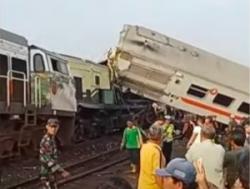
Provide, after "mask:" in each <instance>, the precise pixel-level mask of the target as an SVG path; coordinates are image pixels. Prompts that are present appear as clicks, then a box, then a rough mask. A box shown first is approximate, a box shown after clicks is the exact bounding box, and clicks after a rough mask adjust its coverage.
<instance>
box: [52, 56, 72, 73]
mask: <svg viewBox="0 0 250 189" xmlns="http://www.w3.org/2000/svg"><path fill="white" fill-rule="evenodd" d="M51 64H52V68H53V70H54V71H56V72H60V73H63V74H68V73H69V72H68V67H67V65H66V64H65V63H64V62H62V61H59V60H56V59H53V58H51Z"/></svg>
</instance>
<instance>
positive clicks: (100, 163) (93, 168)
mask: <svg viewBox="0 0 250 189" xmlns="http://www.w3.org/2000/svg"><path fill="white" fill-rule="evenodd" d="M127 159H128V158H127V155H126V153H125V152H120V149H119V148H114V149H112V150H108V151H104V152H101V153H99V154H96V155H93V156H91V157H89V158H87V159H84V160H79V161H76V162H73V163H71V164H69V165H67V166H65V167H64V168H65V169H66V170H67V171H69V172H70V173H71V176H70V177H67V178H63V179H59V180H58V185H59V186H60V185H65V184H67V183H71V182H73V181H75V180H77V179H80V178H83V177H86V176H88V175H90V174H92V173H95V172H98V171H100V170H103V169H106V168H108V167H111V166H113V165H115V164H119V163H121V162H124V161H126V160H127ZM39 186H40V180H39V177H38V176H37V177H34V178H31V179H28V180H25V181H23V182H21V183H18V184H15V185H12V186H9V187H7V188H6V189H34V188H39Z"/></svg>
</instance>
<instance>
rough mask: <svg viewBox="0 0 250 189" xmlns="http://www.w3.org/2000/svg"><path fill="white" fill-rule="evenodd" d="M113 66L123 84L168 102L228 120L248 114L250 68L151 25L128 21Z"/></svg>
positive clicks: (114, 72) (195, 112)
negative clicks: (171, 36)
mask: <svg viewBox="0 0 250 189" xmlns="http://www.w3.org/2000/svg"><path fill="white" fill-rule="evenodd" d="M109 66H110V67H112V69H113V77H114V79H117V81H119V82H120V83H121V85H122V86H124V87H126V88H130V90H131V91H132V92H134V93H136V94H139V95H142V96H145V97H147V98H150V99H153V100H155V101H158V102H161V103H163V104H168V105H171V106H173V107H176V108H179V109H183V110H185V111H188V112H191V113H194V114H199V115H216V116H217V119H218V121H220V122H223V123H228V120H229V117H230V115H231V114H234V115H235V116H236V118H237V119H238V120H240V119H242V118H243V117H247V116H249V112H250V111H249V108H250V106H249V67H246V66H243V65H240V64H237V63H234V62H231V61H229V60H226V59H224V58H221V57H219V56H216V55H214V54H211V53H209V52H206V51H204V50H201V49H198V48H196V47H193V46H191V45H188V44H186V43H183V42H181V41H178V40H175V39H172V38H170V37H167V36H165V35H162V34H160V33H158V32H155V31H152V30H150V29H147V28H144V27H139V26H132V25H125V26H124V29H123V30H122V31H121V34H120V40H119V43H118V45H117V47H116V49H115V50H114V51H113V52H112V53H111V54H110V55H109Z"/></svg>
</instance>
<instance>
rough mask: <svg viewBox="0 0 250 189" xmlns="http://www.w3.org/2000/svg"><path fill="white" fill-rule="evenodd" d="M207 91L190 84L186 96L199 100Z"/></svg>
mask: <svg viewBox="0 0 250 189" xmlns="http://www.w3.org/2000/svg"><path fill="white" fill-rule="evenodd" d="M207 91H208V89H206V88H204V87H201V86H198V85H194V84H191V86H190V87H189V89H188V91H187V94H189V95H193V96H196V97H199V98H203V97H204V96H205V95H206V94H207Z"/></svg>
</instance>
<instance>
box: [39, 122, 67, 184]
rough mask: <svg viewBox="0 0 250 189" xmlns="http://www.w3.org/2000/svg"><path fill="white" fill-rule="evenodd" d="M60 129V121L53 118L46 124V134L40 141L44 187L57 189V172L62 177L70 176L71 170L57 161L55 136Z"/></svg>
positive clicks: (41, 171) (41, 172)
mask: <svg viewBox="0 0 250 189" xmlns="http://www.w3.org/2000/svg"><path fill="white" fill-rule="evenodd" d="M58 129H59V121H58V120H57V119H54V118H51V119H49V120H48V121H47V124H46V134H45V135H44V136H43V138H42V140H41V143H40V163H41V170H40V179H41V182H42V188H43V189H56V188H57V183H56V173H61V175H62V177H68V176H69V175H70V174H69V172H67V171H65V170H64V169H63V168H62V167H61V166H60V165H59V164H58V162H57V147H56V142H55V136H56V134H57V131H58Z"/></svg>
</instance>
